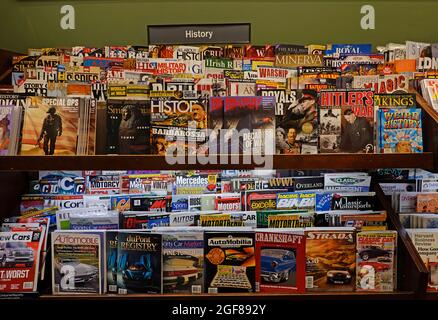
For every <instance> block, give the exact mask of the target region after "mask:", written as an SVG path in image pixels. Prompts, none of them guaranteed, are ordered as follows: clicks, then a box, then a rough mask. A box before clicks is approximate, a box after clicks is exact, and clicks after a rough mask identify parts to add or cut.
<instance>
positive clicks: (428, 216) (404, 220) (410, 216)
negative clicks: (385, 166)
mask: <svg viewBox="0 0 438 320" xmlns="http://www.w3.org/2000/svg"><path fill="white" fill-rule="evenodd" d="M437 178H438V175H437V174H432V175H430V176H429V179H426V180H415V179H408V180H400V181H399V182H398V183H396V184H394V183H380V185H381V186H382V188H383V189H384V190H385V194H386V195H388V196H391V204H392V208H393V210H394V211H395V212H396V214H397V215H398V217H399V219H400V223H401V225H402V226H403V228H405V229H406V231H407V233H408V235H409V236H410V238H411V240H412V243H413V245H414V246H415V248H416V249H417V251H418V253H419V255H420V257H421V259H422V260H423V262H424V264H425V266H426V268H427V270H428V271H429V275H428V286H427V291H428V292H437V291H438V180H437Z"/></svg>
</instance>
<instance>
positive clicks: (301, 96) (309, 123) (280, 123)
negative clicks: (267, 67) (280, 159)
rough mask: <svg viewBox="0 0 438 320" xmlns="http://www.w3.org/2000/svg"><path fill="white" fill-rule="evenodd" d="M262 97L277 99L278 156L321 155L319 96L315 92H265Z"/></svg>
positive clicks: (276, 142)
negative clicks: (319, 143) (279, 154)
mask: <svg viewBox="0 0 438 320" xmlns="http://www.w3.org/2000/svg"><path fill="white" fill-rule="evenodd" d="M257 94H258V95H261V96H274V97H275V100H276V104H275V121H276V125H275V137H276V141H275V146H276V153H281V154H308V153H318V114H317V108H316V103H317V94H316V92H315V91H312V90H291V91H290V93H287V92H286V90H273V89H262V90H260V91H258V92H257Z"/></svg>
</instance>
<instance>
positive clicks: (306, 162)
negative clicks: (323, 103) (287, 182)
mask: <svg viewBox="0 0 438 320" xmlns="http://www.w3.org/2000/svg"><path fill="white" fill-rule="evenodd" d="M266 159H267V158H261V160H266ZM189 160H190V161H187V159H186V161H185V163H184V164H178V163H177V164H169V163H168V162H166V158H165V157H164V156H156V155H140V156H136V155H96V156H2V157H0V170H15V171H34V170H193V169H196V168H202V169H205V170H209V169H210V170H211V169H216V170H220V169H233V170H234V169H254V168H261V167H263V163H262V165H260V164H258V163H257V162H255V161H254V159H251V161H249V163H245V162H244V161H243V160H244V159H243V157H242V156H240V159H239V163H237V164H233V163H232V162H231V159H230V158H228V164H211V163H208V164H205V165H204V164H202V163H199V162H196V159H195V158H191V159H189ZM192 160H193V161H192ZM218 161H219V159H218ZM378 168H423V169H433V168H434V162H433V154H432V153H431V152H424V153H415V154H412V153H409V154H357V153H356V154H342V153H337V154H314V155H274V156H273V158H272V167H271V168H268V169H340V170H343V169H345V170H348V169H378Z"/></svg>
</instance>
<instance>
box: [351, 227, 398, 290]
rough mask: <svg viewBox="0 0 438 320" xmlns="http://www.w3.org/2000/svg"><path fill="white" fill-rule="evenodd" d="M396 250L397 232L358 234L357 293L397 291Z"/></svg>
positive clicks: (366, 232)
mask: <svg viewBox="0 0 438 320" xmlns="http://www.w3.org/2000/svg"><path fill="white" fill-rule="evenodd" d="M396 250H397V231H392V230H387V231H365V232H359V233H358V234H357V256H356V259H357V260H356V263H357V268H356V290H357V291H377V292H385V291H394V290H395V288H396V277H395V276H396V267H397V260H396V252H397V251H396Z"/></svg>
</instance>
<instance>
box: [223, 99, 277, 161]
mask: <svg viewBox="0 0 438 320" xmlns="http://www.w3.org/2000/svg"><path fill="white" fill-rule="evenodd" d="M223 128H224V129H225V130H226V136H227V137H229V138H230V139H231V141H229V140H227V141H224V142H222V144H225V146H223V147H225V148H228V150H229V151H231V153H244V154H245V153H247V154H248V153H254V154H262V153H266V154H273V152H274V149H273V146H274V141H275V138H274V131H275V97H261V96H253V97H225V98H224V123H223ZM266 139H268V140H266ZM265 151H266V152H265Z"/></svg>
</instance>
